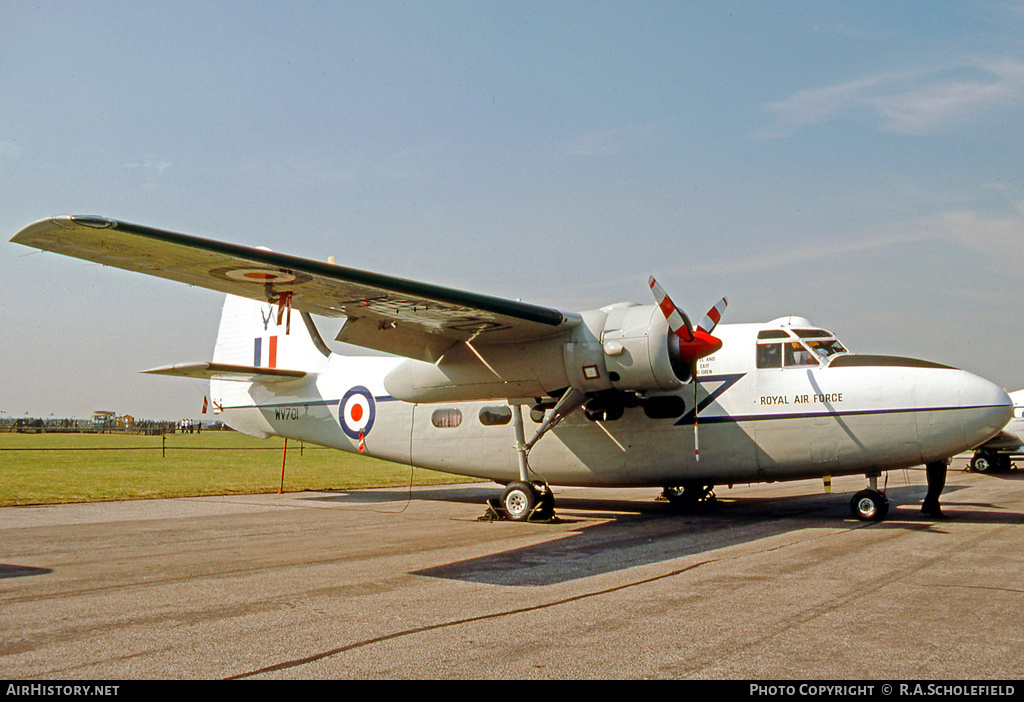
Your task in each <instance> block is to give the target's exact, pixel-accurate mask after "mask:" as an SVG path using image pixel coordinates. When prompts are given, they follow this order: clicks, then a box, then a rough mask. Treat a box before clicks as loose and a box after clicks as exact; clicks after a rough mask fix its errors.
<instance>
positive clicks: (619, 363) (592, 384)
mask: <svg viewBox="0 0 1024 702" xmlns="http://www.w3.org/2000/svg"><path fill="white" fill-rule="evenodd" d="M602 315H603V318H602ZM584 319H585V320H586V322H587V323H586V324H585V328H586V330H587V331H588V332H590V333H591V334H594V333H596V334H597V335H599V337H597V338H595V337H591V338H590V343H586V342H585V341H584V340H582V339H575V340H573V341H574V342H575V343H573V344H570V345H568V346H567V347H566V356H567V357H566V365H567V366H568V367H569V369H570V370H574V372H570V377H572V376H574V377H575V378H574V380H575V382H574V383H573V385H574V386H575V387H577V388H578V389H579V390H582V391H584V392H599V391H602V390H607V389H610V388H614V389H616V390H623V391H628V392H629V391H632V392H639V393H644V392H652V391H654V392H657V391H662V392H664V391H672V390H677V389H679V388H681V387H682V386H683V385H684V384H685V383H686V382H687V381H689V379H690V374H691V364H690V363H687V362H685V361H683V360H682V358H681V356H680V353H679V338H678V337H677V336H676V335H675V334H673V333H672V331H671V330H670V328H669V322H668V321H667V320H666V318H665V315H664V314H663V313H662V310H660V309H659V308H658V307H657V306H656V305H633V304H629V303H620V304H616V305H611V306H609V307H604V308H602V309H601V310H595V311H594V312H592V313H585V314H584ZM581 331H583V330H581ZM588 336H589V335H588Z"/></svg>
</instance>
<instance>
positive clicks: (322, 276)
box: [11, 215, 580, 362]
mask: <svg viewBox="0 0 1024 702" xmlns="http://www.w3.org/2000/svg"><path fill="white" fill-rule="evenodd" d="M11 241H13V242H16V243H19V244H24V245H25V246H31V247H34V248H37V249H42V250H44V251H52V252H54V253H59V254H63V255H65V256H72V257H75V258H81V259H84V260H87V261H93V262H95V263H100V264H103V265H105V266H113V267H115V268H123V269H125V270H130V271H136V272H139V273H146V274H149V275H155V276H159V277H161V278H168V279H170V280H175V281H178V282H181V283H186V284H188V285H195V286H198V287H203V288H209V289H211V290H217V291H219V292H224V293H230V294H233V295H238V296H241V297H247V298H250V299H254V300H261V301H264V302H271V303H276V304H283V303H286V302H289V301H290V304H291V306H292V307H293V308H295V309H296V310H299V311H302V312H309V313H312V314H318V315H322V316H326V317H345V318H347V321H346V323H345V326H344V327H343V329H342V331H341V333H340V334H339V335H338V337H337V339H338V341H343V342H347V343H352V344H356V345H358V346H363V347H366V348H371V349H375V350H378V351H384V352H387V353H394V354H398V355H401V356H407V357H409V358H416V359H420V360H426V361H431V362H433V361H436V360H437V359H439V358H440V357H441V356H442V355H443V354H444V352H445V351H447V350H448V349H449V348H451V347H452V346H453V345H454V344H456V343H458V342H461V341H471V340H477V341H478V342H479V343H512V342H525V341H533V340H536V339H543V338H546V337H549V336H551V335H553V334H556V333H558V332H560V331H563V330H564V329H566V328H570V327H572V326H575V325H577V324H579V322H580V317H579V316H578V315H576V314H573V313H565V312H561V311H559V310H555V309H551V308H547V307H541V306H537V305H531V304H527V303H523V302H518V301H514V300H506V299H503V298H498V297H491V296H488V295H480V294H478V293H471V292H466V291H462V290H457V289H454V288H446V287H442V286H439V285H433V284H430V283H422V282H417V281H411V280H406V279H403V278H396V277H393V276H387V275H381V274H379V273H371V272H368V271H363V270H359V269H355V268H347V267H345V266H338V265H334V264H332V263H325V262H321V261H314V260H311V259H306V258H301V257H298V256H290V255H287V254H281V253H276V252H273V251H268V250H265V249H256V248H251V247H248V246H240V245H238V244H229V243H225V242H221V241H215V240H212V239H204V238H200V237H196V236H190V235H187V234H177V233H174V232H169V231H164V230H161V229H154V228H152V227H146V226H142V225H138V224H130V223H127V222H120V221H117V220H112V219H107V218H105V217H96V216H81V215H74V216H63V217H51V218H49V219H44V220H40V221H39V222H36V223H34V224H31V225H29V226H27V227H25V228H24V229H22V230H21V231H20V232H18V233H17V234H16V235H15V236H14V237H13V238H12V239H11Z"/></svg>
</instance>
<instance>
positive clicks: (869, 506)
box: [850, 490, 889, 522]
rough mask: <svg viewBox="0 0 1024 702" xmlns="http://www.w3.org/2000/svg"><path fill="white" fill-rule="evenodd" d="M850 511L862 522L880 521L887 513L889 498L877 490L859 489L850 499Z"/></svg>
mask: <svg viewBox="0 0 1024 702" xmlns="http://www.w3.org/2000/svg"><path fill="white" fill-rule="evenodd" d="M850 511H851V512H853V516H855V517H856V518H857V519H859V520H861V521H862V522H880V521H882V520H883V519H885V517H886V515H888V514H889V500H888V499H887V498H886V496H885V495H883V494H882V493H880V492H878V491H877V490H861V491H860V492H858V493H857V494H855V495H854V496H853V499H852V500H850Z"/></svg>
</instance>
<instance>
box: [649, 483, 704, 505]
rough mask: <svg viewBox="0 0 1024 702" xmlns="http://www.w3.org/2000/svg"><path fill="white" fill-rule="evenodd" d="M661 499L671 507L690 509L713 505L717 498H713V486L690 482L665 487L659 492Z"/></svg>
mask: <svg viewBox="0 0 1024 702" xmlns="http://www.w3.org/2000/svg"><path fill="white" fill-rule="evenodd" d="M661 499H663V500H667V501H668V503H669V504H670V505H672V506H673V507H685V508H692V507H697V506H698V505H709V504H713V503H714V502H715V501H716V500H717V499H718V498H717V497H716V496H715V486H714V485H706V484H704V483H693V482H690V483H683V484H682V485H673V486H670V487H666V488H665V489H664V490H662V491H661Z"/></svg>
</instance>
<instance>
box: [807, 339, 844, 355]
mask: <svg viewBox="0 0 1024 702" xmlns="http://www.w3.org/2000/svg"><path fill="white" fill-rule="evenodd" d="M807 345H808V346H810V347H811V351H814V353H816V354H818V355H819V356H821V357H822V358H828V357H830V356H835V355H836V354H837V353H846V349H845V348H844V347H843V345H842V344H840V343H839V340H838V339H822V340H820V341H808V342H807Z"/></svg>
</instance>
